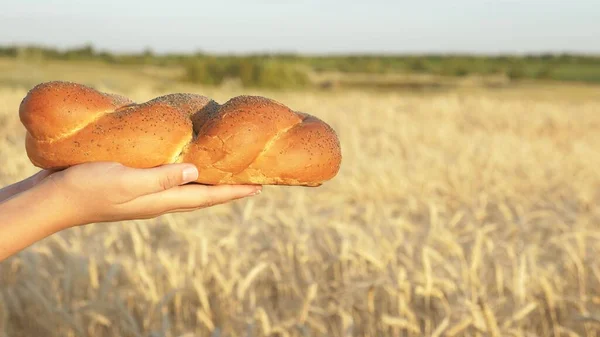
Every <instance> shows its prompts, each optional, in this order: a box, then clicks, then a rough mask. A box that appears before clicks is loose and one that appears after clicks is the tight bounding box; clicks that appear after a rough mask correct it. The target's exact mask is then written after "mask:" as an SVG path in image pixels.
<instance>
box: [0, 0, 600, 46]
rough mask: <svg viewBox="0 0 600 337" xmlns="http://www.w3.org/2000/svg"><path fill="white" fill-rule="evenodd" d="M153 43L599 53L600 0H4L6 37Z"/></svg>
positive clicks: (0, 1) (1, 13)
mask: <svg viewBox="0 0 600 337" xmlns="http://www.w3.org/2000/svg"><path fill="white" fill-rule="evenodd" d="M87 43H90V44H92V45H93V46H94V47H95V48H96V49H103V50H110V51H113V52H137V51H142V50H144V49H146V48H150V49H152V50H153V51H154V52H157V53H165V52H199V51H202V52H210V53H254V52H294V53H303V54H332V53H333V54H344V53H432V52H433V53H478V54H497V53H542V52H577V53H595V54H598V53H600V0H571V1H569V0H545V1H541V0H540V1H533V0H522V1H505V0H495V1H492V0H430V1H421V2H418V1H416V0H413V1H400V0H398V1H392V0H371V1H351V0H346V1H334V0H330V1H327V0H323V1H315V0H307V1H291V0H280V1H274V0H273V1H266V0H256V1H250V0H247V1H242V0H237V1H234V0H227V1H225V0H224V1H194V0H161V1H150V0H148V1H141V0H129V1H124V0H122V1H117V0H104V1H98V0H88V1H74V0H54V1H53V0H45V1H43V0H18V1H14V0H0V44H1V45H8V44H40V45H45V46H51V47H57V48H70V47H74V46H81V45H84V44H87Z"/></svg>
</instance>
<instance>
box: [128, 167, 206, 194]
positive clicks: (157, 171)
mask: <svg viewBox="0 0 600 337" xmlns="http://www.w3.org/2000/svg"><path fill="white" fill-rule="evenodd" d="M196 179H198V169H197V168H196V166H194V165H192V164H187V163H186V164H168V165H163V166H159V167H155V168H148V169H134V168H127V167H123V173H122V174H121V182H122V184H123V186H125V187H126V188H127V190H128V191H130V192H131V193H133V194H134V195H135V196H142V195H147V194H152V193H157V192H162V191H166V190H169V189H171V188H174V187H177V186H180V185H183V184H186V183H189V182H192V181H195V180H196Z"/></svg>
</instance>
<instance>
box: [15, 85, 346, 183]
mask: <svg viewBox="0 0 600 337" xmlns="http://www.w3.org/2000/svg"><path fill="white" fill-rule="evenodd" d="M19 116H20V119H21V122H22V123H23V125H24V126H25V128H26V130H27V134H26V141H25V147H26V151H27V155H28V157H29V159H30V160H31V162H32V163H33V164H34V165H35V166H37V167H40V168H45V169H62V168H66V167H69V166H72V165H76V164H80V163H85V162H94V161H113V162H119V163H121V164H123V165H125V166H129V167H135V168H150V167H155V166H159V165H163V164H168V163H182V162H184V163H192V164H194V165H196V167H197V168H198V171H199V177H198V179H197V181H196V182H198V183H202V184H208V185H217V184H261V185H303V186H320V185H321V184H322V183H323V182H324V181H326V180H329V179H331V178H333V177H334V176H335V175H336V174H337V172H338V170H339V168H340V164H341V149H340V142H339V140H338V137H337V135H336V133H335V131H334V130H333V129H332V128H331V127H330V126H329V125H327V124H326V123H325V122H323V121H321V120H320V119H318V118H316V117H314V116H311V115H308V114H305V113H301V112H296V111H292V110H291V109H289V108H288V107H286V106H285V105H283V104H281V103H279V102H276V101H274V100H272V99H268V98H264V97H259V96H237V97H234V98H232V99H230V100H229V101H227V102H226V103H224V104H222V105H220V104H218V103H216V102H215V101H214V100H212V99H210V98H207V97H205V96H201V95H196V94H169V95H165V96H161V97H157V98H155V99H153V100H150V101H147V102H145V103H141V104H137V103H135V102H133V101H132V100H130V99H128V98H126V97H123V96H119V95H115V94H108V93H103V92H100V91H98V90H96V89H94V88H91V87H88V86H85V85H81V84H76V83H71V82H63V81H53V82H47V83H42V84H39V85H37V86H35V87H34V88H33V89H31V90H30V91H29V92H28V94H27V96H25V98H24V99H23V101H22V102H21V105H20V107H19Z"/></svg>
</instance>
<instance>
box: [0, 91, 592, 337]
mask: <svg viewBox="0 0 600 337" xmlns="http://www.w3.org/2000/svg"><path fill="white" fill-rule="evenodd" d="M142 84H145V83H142ZM99 88H100V89H109V90H110V88H106V87H103V86H102V85H100V86H99ZM131 88H132V89H131V90H128V91H120V93H123V94H127V95H130V96H131V97H134V98H135V99H137V100H140V101H141V100H146V99H149V98H152V97H154V96H156V95H160V94H163V93H167V92H173V91H178V90H184V89H185V90H188V89H189V90H195V91H196V92H200V93H204V94H207V95H209V96H212V97H214V98H215V99H217V100H219V101H221V102H223V101H224V100H226V99H227V98H229V97H231V96H234V95H237V94H240V93H242V91H240V90H238V89H210V90H208V89H207V90H200V89H199V88H183V87H169V88H168V89H165V90H164V91H158V90H157V89H155V88H156V87H154V86H148V88H152V89H145V88H147V87H145V86H143V85H140V86H136V87H133V86H132V87H131ZM26 89H27V88H25V87H21V88H19V87H16V86H13V87H11V88H8V87H5V88H0V125H1V127H0V153H1V155H0V183H1V184H2V185H6V184H9V183H12V182H15V181H17V180H18V179H22V178H24V177H26V176H28V175H30V174H32V173H33V172H35V171H36V169H35V168H33V167H32V166H31V164H30V163H29V161H28V160H27V157H26V155H25V153H24V148H23V128H22V127H21V125H20V124H19V121H18V118H17V114H16V111H17V110H16V109H17V107H18V104H19V102H20V99H21V98H22V97H23V96H24V95H25V93H26ZM588 90H589V89H588ZM592 90H598V89H592ZM596 92H597V91H596ZM253 93H261V94H264V95H268V96H270V97H273V98H276V99H279V100H281V101H283V102H285V103H286V104H288V105H290V106H291V107H293V108H296V109H299V110H304V111H307V112H310V113H313V114H315V115H317V116H319V117H321V118H323V119H324V120H325V121H327V122H328V123H330V124H331V125H332V126H333V127H334V128H335V129H336V130H337V131H338V133H339V136H340V138H341V141H342V147H343V155H344V157H343V164H342V169H341V171H340V174H339V176H338V177H336V178H335V179H334V180H333V181H331V182H330V183H327V184H325V185H323V186H322V187H319V188H316V189H313V188H295V187H266V188H265V190H264V192H263V194H262V195H260V196H259V197H255V198H251V199H246V200H240V201H237V202H234V203H231V204H228V205H221V206H217V207H213V208H210V209H206V210H202V211H198V212H195V213H188V214H178V215H168V216H163V217H161V218H158V219H155V220H149V221H134V222H126V223H114V224H93V225H89V226H85V227H81V228H75V229H71V230H68V231H65V232H62V233H60V234H58V235H55V236H53V237H50V238H48V239H46V240H44V241H43V242H40V243H38V244H36V245H34V246H33V247H31V248H30V249H27V250H26V251H23V252H22V253H20V254H18V255H16V256H14V257H12V258H10V259H8V260H6V261H4V262H2V263H0V336H2V337H8V336H10V337H13V336H48V337H53V336H94V337H103V336H165V337H167V336H168V337H183V336H186V337H188V336H189V337H191V336H439V337H441V336H597V335H599V334H600V262H598V259H597V257H598V253H600V226H599V225H600V207H599V206H598V203H599V202H600V170H599V167H600V151H599V146H598V144H600V133H598V130H599V128H600V114H599V112H600V99H599V98H598V96H597V94H594V93H593V92H592V95H587V96H585V97H583V96H577V97H576V96H574V95H571V94H562V95H560V94H558V95H555V94H552V95H550V96H551V97H544V96H543V95H544V93H545V92H541V94H542V95H539V93H540V92H539V91H535V90H534V89H521V90H519V91H513V92H499V93H492V92H488V91H484V90H481V91H465V92H458V91H457V92H446V93H439V94H436V95H433V94H430V95H416V94H409V93H405V94H402V93H393V92H388V93H379V94H377V93H364V92H363V93H361V92H358V91H353V92H350V91H348V92H330V93H319V92H298V93H294V92H287V93H283V92H280V93H277V92H256V91H253ZM594 95H595V96H594ZM574 97H576V98H574Z"/></svg>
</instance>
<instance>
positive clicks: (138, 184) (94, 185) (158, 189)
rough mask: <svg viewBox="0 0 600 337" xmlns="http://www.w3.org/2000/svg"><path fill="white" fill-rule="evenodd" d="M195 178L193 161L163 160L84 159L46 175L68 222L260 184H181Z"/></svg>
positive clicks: (152, 212)
mask: <svg viewBox="0 0 600 337" xmlns="http://www.w3.org/2000/svg"><path fill="white" fill-rule="evenodd" d="M197 177H198V171H197V169H196V167H195V166H193V165H190V164H169V165H164V166H160V167H156V168H150V169H134V168H129V167H125V166H123V165H121V164H118V163H110V162H99V163H87V164H81V165H77V166H73V167H70V168H68V169H66V170H64V171H59V172H56V173H54V174H52V175H50V176H49V177H48V179H47V181H48V183H49V184H51V186H50V188H52V189H53V192H50V193H56V194H57V196H58V197H59V198H60V199H61V200H62V201H64V203H65V208H64V209H63V210H61V211H62V212H64V211H67V210H68V211H67V212H66V213H67V215H68V217H69V220H68V221H67V222H66V223H69V224H71V226H77V225H84V224H88V223H93V222H109V221H122V220H133V219H149V218H154V217H157V216H159V215H162V214H166V213H174V212H187V211H192V210H197V209H201V208H206V207H210V206H214V205H217V204H222V203H225V202H229V201H233V200H235V199H240V198H243V197H247V196H251V195H255V194H258V193H260V192H261V190H262V186H254V185H218V186H206V185H200V184H195V183H192V184H186V183H189V182H191V181H194V180H195V179H197Z"/></svg>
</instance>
